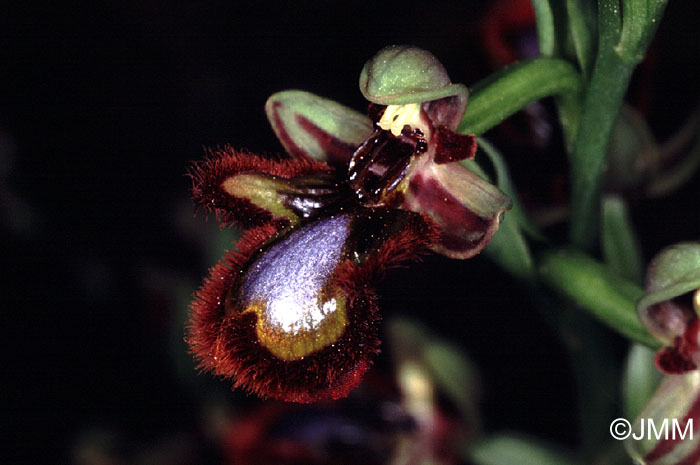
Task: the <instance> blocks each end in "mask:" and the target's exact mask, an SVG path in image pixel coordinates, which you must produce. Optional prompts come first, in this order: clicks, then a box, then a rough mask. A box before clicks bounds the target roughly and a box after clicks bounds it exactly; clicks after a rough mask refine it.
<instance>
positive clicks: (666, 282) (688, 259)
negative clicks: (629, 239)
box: [637, 242, 700, 374]
mask: <svg viewBox="0 0 700 465" xmlns="http://www.w3.org/2000/svg"><path fill="white" fill-rule="evenodd" d="M637 312H638V313H639V318H640V319H641V321H642V323H643V324H644V326H645V327H646V328H647V330H648V331H649V333H651V335H652V336H654V337H655V338H657V339H658V340H659V341H661V343H662V344H664V346H665V347H663V348H662V349H661V350H659V352H658V353H657V354H656V366H657V368H658V369H659V370H660V371H662V372H663V373H666V374H681V373H686V372H688V371H691V370H697V369H698V368H699V367H700V318H699V317H698V315H699V314H700V243H697V242H684V243H680V244H676V245H673V246H670V247H667V248H665V249H664V250H662V251H661V252H659V254H657V255H656V257H654V259H653V260H652V262H651V264H650V265H649V269H648V271H647V278H646V295H645V296H644V297H643V298H642V299H640V300H639V303H638V304H637Z"/></svg>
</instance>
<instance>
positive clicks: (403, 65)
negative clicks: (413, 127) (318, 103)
mask: <svg viewBox="0 0 700 465" xmlns="http://www.w3.org/2000/svg"><path fill="white" fill-rule="evenodd" d="M360 91H361V92H362V95H364V97H365V98H366V99H367V100H369V101H370V102H374V103H378V104H380V105H405V104H407V103H419V102H428V101H431V100H438V99H442V98H445V97H454V96H456V97H459V98H460V99H463V101H464V102H463V103H464V105H466V103H467V97H468V95H469V91H468V90H467V88H466V86H464V85H463V84H452V81H450V77H449V76H448V74H447V71H445V68H444V67H443V66H442V64H441V63H440V62H439V61H438V59H437V58H435V56H434V55H433V54H432V53H430V52H426V51H425V50H421V49H420V48H417V47H413V46H410V45H391V46H389V47H385V48H383V49H382V50H380V51H379V52H378V53H377V54H376V55H375V56H374V57H372V58H371V59H370V60H369V61H368V62H367V63H365V66H364V67H363V68H362V72H361V73H360Z"/></svg>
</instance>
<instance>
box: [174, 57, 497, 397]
mask: <svg viewBox="0 0 700 465" xmlns="http://www.w3.org/2000/svg"><path fill="white" fill-rule="evenodd" d="M360 89H361V91H362V93H363V95H364V96H365V97H366V98H367V99H368V100H369V102H370V105H369V111H368V116H365V115H363V114H361V113H358V112H355V111H353V110H351V109H349V108H347V107H345V106H343V105H341V104H338V103H336V102H333V101H330V100H327V99H324V98H321V97H318V96H316V95H313V94H309V93H307V92H302V91H285V92H280V93H277V94H275V95H273V96H272V97H270V99H269V100H268V101H267V104H266V106H265V110H266V113H267V116H268V119H269V121H270V123H271V125H272V128H273V130H274V132H275V134H276V135H277V137H278V138H279V140H280V141H281V143H282V145H283V146H284V148H285V150H286V152H287V154H286V155H281V156H278V157H274V158H270V157H263V156H260V155H255V154H252V153H248V152H244V151H237V150H234V149H232V148H230V147H225V148H223V149H220V150H215V151H211V152H210V154H209V157H208V158H207V159H206V160H205V161H203V162H201V163H198V164H195V165H194V167H193V169H192V171H191V177H192V179H193V184H194V187H193V193H194V197H195V198H196V199H197V200H198V202H199V203H200V204H201V205H202V206H203V207H204V208H205V209H207V210H210V211H213V212H215V213H216V215H217V218H218V219H219V220H220V221H221V222H222V224H232V223H236V224H238V225H242V226H244V227H247V228H248V229H247V231H246V232H245V234H244V235H243V237H242V238H241V239H240V240H239V241H238V242H237V244H236V247H235V250H232V251H229V252H227V253H226V255H225V256H224V258H223V259H222V260H221V262H220V263H219V264H217V265H216V266H214V267H213V268H212V269H211V271H210V274H209V277H208V278H206V280H205V282H204V285H203V286H202V287H201V289H200V290H199V291H198V292H197V294H196V296H195V299H194V302H193V303H192V306H191V307H192V311H191V321H190V326H189V329H188V336H187V340H188V343H189V346H190V349H191V351H192V353H193V354H194V356H195V358H196V359H197V360H198V362H199V366H200V367H201V368H202V369H204V370H207V371H211V372H213V373H214V374H217V375H220V376H223V377H226V378H231V379H232V381H233V384H234V386H235V387H243V388H245V389H246V390H248V391H249V392H253V393H255V394H257V395H259V396H261V397H272V398H277V399H282V400H287V401H296V402H313V401H316V400H320V399H326V398H333V399H337V398H341V397H345V396H347V395H348V393H349V392H350V391H351V390H352V389H353V388H354V387H356V386H357V385H358V384H359V383H360V381H361V379H362V375H363V374H364V373H365V371H366V370H367V369H368V368H369V366H370V365H371V359H372V357H373V356H374V355H375V354H376V353H378V352H379V345H380V342H379V339H378V337H377V326H378V323H379V320H380V317H379V314H378V310H377V302H376V301H377V297H376V295H375V292H374V283H375V282H376V281H377V279H379V278H381V276H382V275H383V274H384V272H385V270H386V269H388V268H391V267H395V266H397V265H399V264H402V263H404V262H406V261H409V260H415V259H416V258H418V257H419V256H420V254H422V253H423V252H425V251H426V250H428V249H431V250H433V251H435V252H438V253H441V254H443V255H446V256H448V257H452V258H469V257H472V256H474V255H475V254H477V253H479V252H480V251H481V250H482V249H483V248H484V247H485V246H486V244H487V243H488V242H489V240H490V239H491V237H492V236H493V234H494V233H495V232H496V230H497V229H498V225H499V223H500V221H501V218H502V215H503V212H504V211H505V210H507V209H508V208H510V205H511V203H510V199H509V198H508V197H507V196H506V195H505V194H503V193H502V192H501V191H500V190H499V189H498V188H497V187H495V186H493V185H492V184H490V183H489V182H487V181H485V180H484V179H482V178H480V177H479V176H477V175H475V174H474V173H472V172H471V171H469V170H467V169H466V168H464V167H463V166H462V165H461V164H460V163H458V162H459V161H460V160H464V159H466V158H471V157H473V156H474V152H475V150H476V141H475V138H474V136H473V135H463V134H458V133H456V132H455V130H456V128H457V126H458V124H459V123H460V121H461V119H462V116H463V115H464V111H465V108H466V104H467V96H468V92H467V88H466V87H465V86H463V85H461V84H452V83H451V81H450V79H449V77H448V76H447V73H446V71H445V69H444V68H443V66H442V65H441V64H440V63H439V62H438V61H437V59H436V58H435V57H434V56H433V55H431V54H430V53H428V52H426V51H423V50H420V49H417V48H415V47H407V46H393V47H388V48H385V49H383V50H382V51H380V52H379V53H378V54H377V55H376V56H375V57H374V58H373V59H371V60H370V61H369V62H368V63H367V64H366V65H365V67H364V68H363V70H362V73H361V76H360Z"/></svg>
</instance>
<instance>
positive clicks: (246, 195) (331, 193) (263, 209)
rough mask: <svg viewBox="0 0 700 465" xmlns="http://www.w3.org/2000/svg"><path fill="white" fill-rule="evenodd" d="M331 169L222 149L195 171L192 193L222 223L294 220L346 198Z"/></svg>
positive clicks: (308, 161) (301, 160) (311, 162)
mask: <svg viewBox="0 0 700 465" xmlns="http://www.w3.org/2000/svg"><path fill="white" fill-rule="evenodd" d="M331 171H332V170H331V168H330V167H329V166H328V165H326V164H325V163H320V162H317V161H315V160H311V159H307V158H298V159H290V158H285V159H278V160H271V159H269V158H263V157H261V156H259V155H255V154H251V153H247V152H240V151H236V150H234V149H232V148H230V147H226V148H223V149H220V150H216V151H213V152H211V153H210V155H209V157H208V158H207V159H206V160H205V161H203V162H201V163H198V164H195V165H194V166H193V168H192V169H191V171H190V176H191V177H192V180H193V188H192V192H193V195H194V197H195V199H196V200H197V201H198V202H199V203H200V205H202V206H203V207H204V208H206V209H207V210H210V211H214V212H215V213H216V215H217V218H218V219H219V221H221V222H222V223H226V224H230V223H237V224H240V225H242V226H246V227H250V226H260V225H264V224H268V223H271V222H275V223H277V224H283V225H284V224H286V225H294V224H296V223H298V222H299V221H300V220H302V219H306V218H312V217H314V216H317V215H319V214H321V213H322V212H325V211H326V210H327V209H329V208H331V207H332V206H335V205H336V204H337V203H338V202H340V197H341V194H340V191H339V189H338V184H337V181H336V180H335V178H334V177H333V176H332V175H331V174H330V173H331Z"/></svg>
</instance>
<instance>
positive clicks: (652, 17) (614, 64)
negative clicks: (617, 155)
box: [570, 0, 665, 249]
mask: <svg viewBox="0 0 700 465" xmlns="http://www.w3.org/2000/svg"><path fill="white" fill-rule="evenodd" d="M634 1H638V2H642V1H643V0H634ZM654 1H656V0H654ZM656 3H659V4H663V3H665V2H664V1H660V2H659V1H656ZM631 4H632V2H631V1H625V6H626V8H627V7H628V5H631ZM625 11H626V12H628V13H629V15H626V17H625V26H624V27H625V28H627V30H629V28H632V27H633V26H634V28H633V29H632V32H629V33H627V35H624V34H622V32H621V31H623V26H622V23H621V16H622V15H621V6H620V2H619V0H599V1H598V28H599V40H598V55H597V58H596V62H595V65H594V68H593V74H592V77H591V81H590V85H589V87H588V90H587V93H586V100H585V102H584V105H583V113H582V115H581V120H580V126H579V128H578V134H577V137H576V144H575V146H574V150H573V157H572V163H571V178H572V187H571V189H572V195H571V231H570V238H571V242H572V243H573V244H574V245H576V246H578V247H580V248H582V249H592V248H594V247H595V245H596V244H595V240H596V238H597V237H598V236H597V234H596V231H597V230H598V221H599V210H600V208H599V207H600V189H601V183H602V176H603V168H604V164H605V156H606V154H607V150H608V145H609V142H610V135H611V134H612V130H613V126H614V124H615V121H616V120H617V117H618V114H619V112H620V107H621V105H622V100H623V98H624V96H625V92H626V91H627V87H628V85H629V81H630V79H631V77H632V72H633V71H634V68H635V66H636V63H637V61H638V58H639V57H640V56H643V55H644V53H643V52H644V51H645V50H646V46H647V45H648V42H649V41H650V40H651V36H653V31H654V30H655V29H656V26H657V24H658V20H659V19H660V15H661V13H662V12H663V8H660V7H655V8H651V7H649V8H647V9H642V11H641V12H640V11H639V9H637V8H630V9H626V10H625ZM640 15H641V16H642V17H639V16H640ZM640 24H642V26H639V25H640ZM640 27H641V28H643V33H640V32H639V28H640ZM621 37H622V39H624V40H622V41H621V40H620V39H621ZM625 37H633V39H634V40H633V39H625ZM631 57H635V58H634V59H632V58H631Z"/></svg>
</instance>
